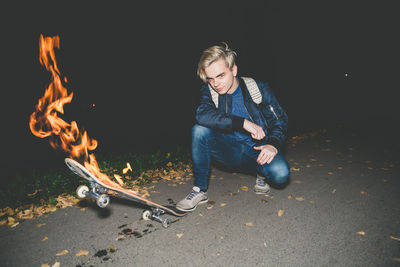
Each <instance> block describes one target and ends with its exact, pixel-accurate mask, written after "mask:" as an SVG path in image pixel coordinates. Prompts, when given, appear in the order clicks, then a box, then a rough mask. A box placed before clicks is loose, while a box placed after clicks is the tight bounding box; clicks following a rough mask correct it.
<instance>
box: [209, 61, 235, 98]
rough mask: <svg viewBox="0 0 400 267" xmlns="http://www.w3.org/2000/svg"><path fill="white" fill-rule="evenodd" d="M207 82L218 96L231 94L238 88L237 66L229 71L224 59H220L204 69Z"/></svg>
mask: <svg viewBox="0 0 400 267" xmlns="http://www.w3.org/2000/svg"><path fill="white" fill-rule="evenodd" d="M204 72H205V74H206V77H207V82H208V83H209V84H210V86H211V87H212V88H213V89H214V91H215V92H217V93H218V94H220V95H224V94H226V93H229V94H232V93H233V92H234V91H235V90H236V88H237V87H238V81H237V80H236V74H237V66H236V65H234V66H233V67H232V69H229V67H228V64H227V63H226V61H225V59H223V58H220V59H218V60H216V61H214V62H213V63H211V64H210V65H209V66H208V67H206V68H204Z"/></svg>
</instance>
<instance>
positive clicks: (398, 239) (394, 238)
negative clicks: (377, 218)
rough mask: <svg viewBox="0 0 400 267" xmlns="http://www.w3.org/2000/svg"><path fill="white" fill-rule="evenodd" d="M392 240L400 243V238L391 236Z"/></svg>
mask: <svg viewBox="0 0 400 267" xmlns="http://www.w3.org/2000/svg"><path fill="white" fill-rule="evenodd" d="M390 238H391V239H393V240H396V241H400V238H398V237H394V236H392V235H391V236H390Z"/></svg>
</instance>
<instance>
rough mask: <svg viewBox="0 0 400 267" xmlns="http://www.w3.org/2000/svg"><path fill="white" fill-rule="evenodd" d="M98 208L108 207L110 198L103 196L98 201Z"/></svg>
mask: <svg viewBox="0 0 400 267" xmlns="http://www.w3.org/2000/svg"><path fill="white" fill-rule="evenodd" d="M96 203H97V206H99V207H100V208H105V207H107V205H108V203H110V197H109V196H108V195H106V194H101V195H100V196H99V197H98V198H97V199H96Z"/></svg>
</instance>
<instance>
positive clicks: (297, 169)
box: [290, 167, 300, 172]
mask: <svg viewBox="0 0 400 267" xmlns="http://www.w3.org/2000/svg"><path fill="white" fill-rule="evenodd" d="M290 170H291V171H294V172H298V171H300V168H295V167H292V168H290Z"/></svg>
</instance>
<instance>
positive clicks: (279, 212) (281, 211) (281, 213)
mask: <svg viewBox="0 0 400 267" xmlns="http://www.w3.org/2000/svg"><path fill="white" fill-rule="evenodd" d="M283 213H284V211H283V210H282V209H280V210H279V211H278V216H279V217H281V216H282V215H283Z"/></svg>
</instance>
